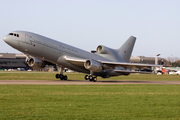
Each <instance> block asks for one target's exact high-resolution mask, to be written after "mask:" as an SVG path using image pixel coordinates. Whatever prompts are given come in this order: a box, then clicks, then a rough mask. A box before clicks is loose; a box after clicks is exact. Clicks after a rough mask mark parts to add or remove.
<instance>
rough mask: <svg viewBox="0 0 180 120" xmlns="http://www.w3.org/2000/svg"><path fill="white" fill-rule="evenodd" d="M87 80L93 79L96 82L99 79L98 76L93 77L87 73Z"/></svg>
mask: <svg viewBox="0 0 180 120" xmlns="http://www.w3.org/2000/svg"><path fill="white" fill-rule="evenodd" d="M84 78H85V80H89V81H93V82H96V81H97V77H93V76H92V75H85V77H84Z"/></svg>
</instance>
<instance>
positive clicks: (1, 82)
mask: <svg viewBox="0 0 180 120" xmlns="http://www.w3.org/2000/svg"><path fill="white" fill-rule="evenodd" d="M90 84H91V85H111V84H167V85H170V84H172V85H180V81H97V82H89V81H85V80H84V81H82V80H67V81H60V80H59V81H58V80H0V85H90Z"/></svg>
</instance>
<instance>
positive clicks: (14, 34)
mask: <svg viewBox="0 0 180 120" xmlns="http://www.w3.org/2000/svg"><path fill="white" fill-rule="evenodd" d="M9 35H12V36H16V37H19V34H16V33H9Z"/></svg>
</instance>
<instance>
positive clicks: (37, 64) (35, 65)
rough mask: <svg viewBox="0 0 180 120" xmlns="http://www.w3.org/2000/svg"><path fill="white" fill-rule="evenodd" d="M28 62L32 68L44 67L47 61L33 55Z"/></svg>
mask: <svg viewBox="0 0 180 120" xmlns="http://www.w3.org/2000/svg"><path fill="white" fill-rule="evenodd" d="M27 64H28V65H29V66H30V67H32V68H35V69H42V68H44V67H45V62H44V61H42V60H39V59H37V58H35V57H32V58H30V59H29V60H28V61H27Z"/></svg>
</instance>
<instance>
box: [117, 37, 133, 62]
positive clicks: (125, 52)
mask: <svg viewBox="0 0 180 120" xmlns="http://www.w3.org/2000/svg"><path fill="white" fill-rule="evenodd" d="M135 41H136V38H135V37H134V36H130V37H129V39H128V40H127V41H126V42H125V43H124V44H123V45H122V46H121V47H120V48H119V49H117V51H118V54H119V56H120V57H121V58H122V59H123V60H124V61H125V62H129V59H130V57H131V53H132V50H133V48H134V44H135Z"/></svg>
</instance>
